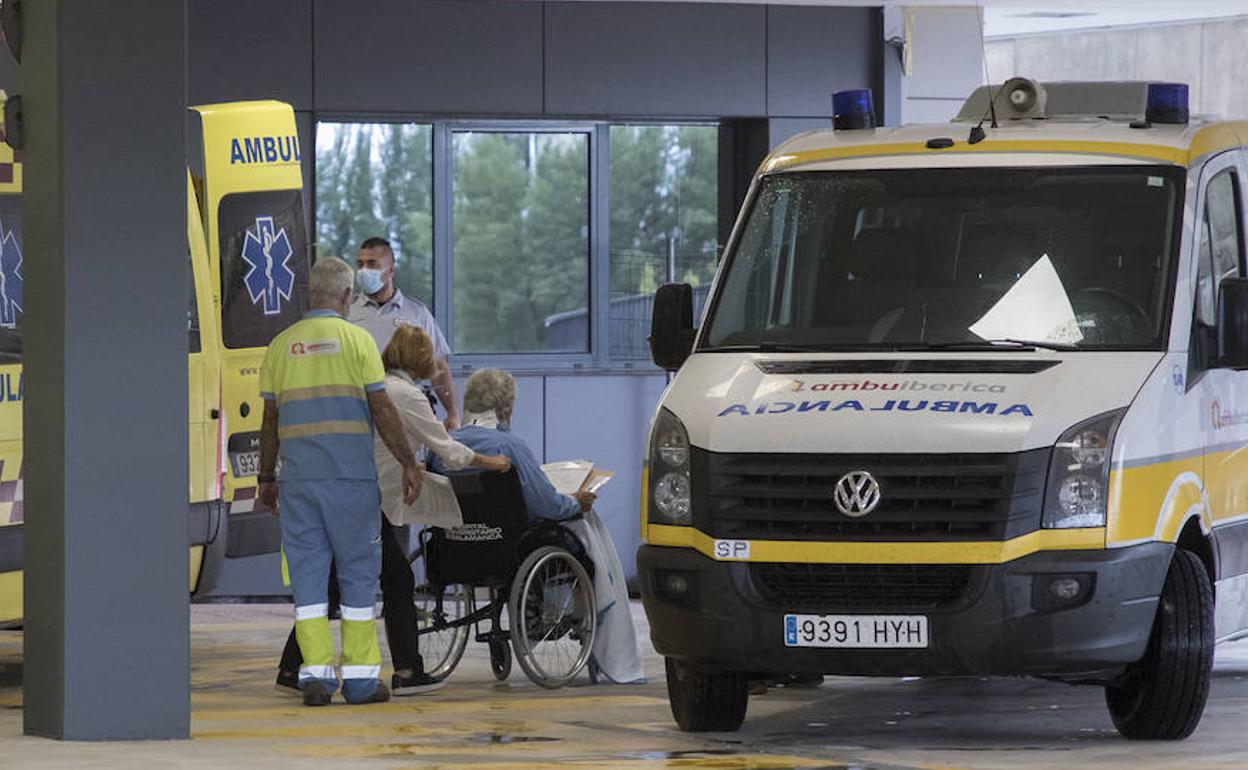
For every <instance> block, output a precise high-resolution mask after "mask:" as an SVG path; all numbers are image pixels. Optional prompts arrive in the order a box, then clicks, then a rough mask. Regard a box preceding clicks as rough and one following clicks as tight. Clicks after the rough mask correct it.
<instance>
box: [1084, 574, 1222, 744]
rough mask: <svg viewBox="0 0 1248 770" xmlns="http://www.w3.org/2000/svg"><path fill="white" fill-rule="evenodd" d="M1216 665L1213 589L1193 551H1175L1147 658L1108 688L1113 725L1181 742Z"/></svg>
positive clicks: (1127, 732) (1142, 736) (1136, 735)
mask: <svg viewBox="0 0 1248 770" xmlns="http://www.w3.org/2000/svg"><path fill="white" fill-rule="evenodd" d="M1212 667H1213V588H1212V586H1211V585H1210V583H1209V573H1208V572H1206V571H1205V567H1204V564H1203V563H1202V562H1201V561H1200V558H1199V557H1197V556H1196V554H1194V553H1192V552H1191V551H1186V550H1176V551H1175V552H1174V560H1173V561H1172V562H1171V563H1170V572H1169V573H1168V574H1167V575H1166V583H1165V586H1164V587H1163V588H1162V589H1161V601H1160V602H1159V603H1158V606H1157V619H1156V620H1155V621H1153V632H1152V635H1151V636H1150V637H1149V640H1148V650H1147V651H1146V652H1145V653H1144V658H1143V659H1142V660H1140V661H1139V662H1138V663H1135V664H1133V665H1132V666H1131V667H1130V668H1128V669H1127V672H1126V673H1125V674H1124V675H1123V678H1122V679H1120V680H1119V681H1117V682H1114V683H1113V684H1111V685H1109V686H1107V687H1106V688H1105V702H1106V704H1107V705H1108V706H1109V714H1110V716H1111V717H1113V720H1114V727H1117V728H1118V732H1120V733H1122V734H1123V735H1124V736H1125V737H1127V738H1131V739H1133V740H1168V741H1173V740H1180V739H1183V738H1186V737H1187V736H1189V735H1191V734H1192V731H1193V730H1195V729H1196V725H1197V724H1198V723H1199V722H1200V717H1201V715H1202V714H1203V713H1204V711H1205V700H1206V699H1207V698H1208V697H1209V679H1210V675H1211V670H1212Z"/></svg>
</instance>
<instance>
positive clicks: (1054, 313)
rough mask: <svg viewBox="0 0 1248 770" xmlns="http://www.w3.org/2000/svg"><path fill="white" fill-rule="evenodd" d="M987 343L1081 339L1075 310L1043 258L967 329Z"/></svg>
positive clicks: (1059, 279)
mask: <svg viewBox="0 0 1248 770" xmlns="http://www.w3.org/2000/svg"><path fill="white" fill-rule="evenodd" d="M970 331H971V333H972V334H974V335H976V336H978V337H980V338H982V339H986V340H1001V339H1016V340H1034V341H1036V342H1062V343H1076V342H1079V341H1080V340H1082V339H1083V332H1081V331H1079V324H1078V322H1077V320H1076V318H1075V309H1074V308H1073V307H1071V304H1070V298H1069V297H1067V296H1066V287H1064V286H1062V279H1061V278H1059V277H1058V275H1057V270H1055V269H1054V268H1053V262H1052V261H1051V260H1050V259H1049V255H1048V254H1045V255H1044V256H1042V257H1041V258H1040V259H1039V260H1037V261H1036V263H1035V264H1034V265H1032V266H1031V267H1030V268H1028V270H1027V272H1025V273H1023V275H1022V276H1021V277H1020V278H1019V279H1018V281H1017V282H1016V283H1015V284H1014V285H1013V286H1011V287H1010V290H1009V291H1007V292H1006V293H1005V294H1004V295H1003V296H1002V297H1001V299H999V300H997V303H996V304H995V305H993V306H992V308H991V309H989V310H988V312H987V313H984V315H983V316H982V317H981V318H980V319H979V320H978V321H976V322H975V323H974V325H972V326H971V327H970Z"/></svg>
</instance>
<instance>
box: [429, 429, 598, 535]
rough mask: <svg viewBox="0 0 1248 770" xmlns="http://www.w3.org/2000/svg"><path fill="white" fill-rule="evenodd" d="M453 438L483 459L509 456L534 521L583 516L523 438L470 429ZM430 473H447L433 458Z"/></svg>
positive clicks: (488, 430) (462, 430)
mask: <svg viewBox="0 0 1248 770" xmlns="http://www.w3.org/2000/svg"><path fill="white" fill-rule="evenodd" d="M451 436H452V437H454V439H455V440H456V441H458V442H460V443H462V444H465V445H467V446H468V447H470V448H471V449H472V450H473V451H474V452H477V453H479V454H483V455H506V457H507V458H508V459H509V460H511V467H513V468H515V469H516V474H517V475H518V476H519V477H520V487H521V488H522V489H523V490H524V507H525V508H526V509H527V510H528V513H529V518H530V519H566V518H569V517H571V516H575V515H576V514H578V513H580V511H581V505H580V503H578V502H577V501H576V500H575V499H574V498H572V497H570V496H568V495H564V494H560V493H559V492H557V491H555V487H554V485H553V484H551V483H550V479H549V478H547V477H546V474H545V472H543V471H542V464H541V463H539V462H538V461H537V458H536V457H535V456H534V455H533V451H532V450H531V449H529V447H528V445H527V444H525V443H524V441H522V440H521V439H520V438H519V437H517V436H513V435H512V434H510V433H508V432H507V431H502V430H498V429H497V428H482V427H480V426H478V425H469V426H467V427H463V428H460V429H459V430H453V431H451ZM429 460H430V463H429V468H430V470H432V471H434V472H436V473H443V474H445V473H446V472H447V471H446V470H445V469H444V468H442V466H441V464H440V463H439V462H438V461H437V457H436V456H433V455H430V457H429Z"/></svg>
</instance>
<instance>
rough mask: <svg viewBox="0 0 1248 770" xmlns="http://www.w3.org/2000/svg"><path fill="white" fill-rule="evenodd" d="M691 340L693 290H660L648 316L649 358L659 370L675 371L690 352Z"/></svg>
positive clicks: (679, 286)
mask: <svg viewBox="0 0 1248 770" xmlns="http://www.w3.org/2000/svg"><path fill="white" fill-rule="evenodd" d="M693 336H694V328H693V287H692V286H690V285H689V284H687V283H669V284H665V285H663V286H660V287H659V290H658V291H657V292H655V295H654V310H653V313H652V315H651V316H650V358H651V359H653V360H654V363H655V364H657V365H658V366H660V367H661V368H663V369H666V370H668V371H669V372H674V371H676V370H677V369H679V368H680V365H681V364H683V363H684V362H685V359H686V358H688V357H689V353H690V352H691V351H692V350H693Z"/></svg>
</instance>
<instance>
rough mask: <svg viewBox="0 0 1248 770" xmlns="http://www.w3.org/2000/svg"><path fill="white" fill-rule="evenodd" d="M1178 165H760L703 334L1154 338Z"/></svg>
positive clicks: (720, 337) (900, 340)
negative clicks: (762, 171) (763, 173)
mask: <svg viewBox="0 0 1248 770" xmlns="http://www.w3.org/2000/svg"><path fill="white" fill-rule="evenodd" d="M1182 174H1183V172H1182V171H1180V170H1177V169H1170V168H1158V167H1155V166H1139V167H1126V166H1113V167H1109V166H1107V167H1104V168H1003V169H985V168H974V169H915V170H909V169H907V170H882V171H844V172H797V173H789V174H780V175H774V176H770V177H767V178H766V179H765V180H764V181H763V182H762V185H761V187H760V189H759V192H758V195H757V197H756V201H755V203H754V205H753V207H752V210H751V211H750V213H749V215H748V217H747V219H746V223H745V229H744V232H743V234H742V236H741V240H740V244H739V246H738V247H737V248H736V249H734V253H733V254H732V255H731V256H730V257H729V263H728V266H727V269H726V273H725V275H724V277H723V279H722V287H723V288H722V291H721V292H720V294H719V295H718V296H717V297H716V299H715V307H714V308H713V311H712V314H711V316H710V320H709V322H708V323H709V329H708V334H707V335H706V338H705V339H706V344H707V345H708V346H709V347H711V348H714V347H720V346H733V347H737V346H768V345H771V346H783V347H786V348H793V349H798V350H806V349H815V350H896V349H907V350H908V349H935V348H940V347H941V346H946V345H954V346H964V345H968V344H975V343H982V342H985V341H990V340H1003V341H1004V340H1009V339H1019V340H1031V341H1035V342H1038V343H1042V344H1043V343H1048V344H1053V345H1063V346H1064V345H1073V346H1077V347H1079V348H1086V349H1138V350H1157V349H1160V348H1161V346H1162V345H1163V344H1164V341H1165V330H1166V324H1165V321H1166V319H1167V309H1168V306H1169V296H1170V288H1169V287H1170V281H1171V273H1172V270H1171V267H1170V266H1171V264H1172V263H1173V258H1174V252H1175V247H1176V238H1175V236H1174V232H1175V224H1176V222H1177V221H1178V217H1179V216H1181V205H1180V204H1181V192H1180V191H1181V190H1182V186H1183V176H1182Z"/></svg>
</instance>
